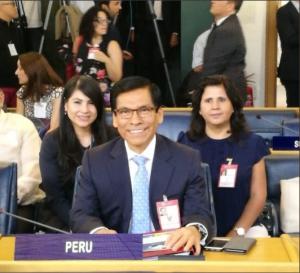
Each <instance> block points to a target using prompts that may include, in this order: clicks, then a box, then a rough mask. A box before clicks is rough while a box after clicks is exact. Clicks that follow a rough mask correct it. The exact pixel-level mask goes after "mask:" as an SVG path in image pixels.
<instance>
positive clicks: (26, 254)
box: [15, 234, 143, 260]
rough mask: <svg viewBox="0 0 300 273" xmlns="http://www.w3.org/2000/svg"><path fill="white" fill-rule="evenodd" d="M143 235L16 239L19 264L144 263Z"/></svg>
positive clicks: (31, 236)
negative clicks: (48, 261)
mask: <svg viewBox="0 0 300 273" xmlns="http://www.w3.org/2000/svg"><path fill="white" fill-rule="evenodd" d="M142 258H143V251H142V235H139V234H114V235H100V234H30V235H29V234H28V235H16V244H15V260H73V259H79V260H99V259H105V260H111V259H118V260H120V259H121V260H123V259H126V260H141V259H142Z"/></svg>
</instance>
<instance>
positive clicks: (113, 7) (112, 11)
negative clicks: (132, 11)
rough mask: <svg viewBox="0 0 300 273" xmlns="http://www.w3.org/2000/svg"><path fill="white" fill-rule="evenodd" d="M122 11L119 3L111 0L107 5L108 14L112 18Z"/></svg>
mask: <svg viewBox="0 0 300 273" xmlns="http://www.w3.org/2000/svg"><path fill="white" fill-rule="evenodd" d="M121 9H122V5H121V1H117V0H112V1H109V3H108V10H107V11H108V13H109V15H110V16H111V17H112V18H113V17H115V16H117V15H118V14H119V12H120V10H121Z"/></svg>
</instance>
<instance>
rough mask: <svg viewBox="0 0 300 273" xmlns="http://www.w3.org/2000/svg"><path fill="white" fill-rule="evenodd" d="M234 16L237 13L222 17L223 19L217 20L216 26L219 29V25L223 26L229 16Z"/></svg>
mask: <svg viewBox="0 0 300 273" xmlns="http://www.w3.org/2000/svg"><path fill="white" fill-rule="evenodd" d="M232 14H235V12H232V13H230V14H228V15H227V16H225V17H222V18H220V19H219V20H217V21H216V22H215V24H216V25H217V27H218V26H219V25H221V24H222V23H223V22H224V21H225V20H226V19H227V18H228V17H229V16H231V15H232Z"/></svg>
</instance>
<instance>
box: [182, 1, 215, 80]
mask: <svg viewBox="0 0 300 273" xmlns="http://www.w3.org/2000/svg"><path fill="white" fill-rule="evenodd" d="M209 2H210V1H208V0H183V1H181V78H182V79H183V78H184V76H185V75H186V74H187V72H188V71H190V70H191V64H192V55H193V45H194V42H195V40H196V38H197V37H198V36H199V34H201V33H202V32H203V31H205V30H207V29H208V28H209V27H210V25H211V23H212V17H211V15H210V13H209Z"/></svg>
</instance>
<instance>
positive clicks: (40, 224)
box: [0, 208, 71, 234]
mask: <svg viewBox="0 0 300 273" xmlns="http://www.w3.org/2000/svg"><path fill="white" fill-rule="evenodd" d="M1 213H3V214H4V215H7V216H10V217H13V218H16V219H19V220H22V221H24V222H28V223H31V224H34V225H37V226H41V227H44V228H47V229H49V230H52V231H56V232H58V233H64V234H71V232H68V231H65V230H62V229H59V228H55V227H51V226H49V225H46V224H43V223H40V222H37V221H34V220H30V219H27V218H24V217H22V216H19V215H16V214H13V213H11V212H7V211H5V210H4V209H3V208H0V214H1Z"/></svg>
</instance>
